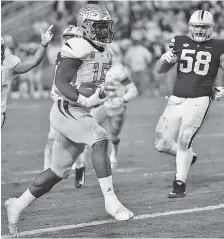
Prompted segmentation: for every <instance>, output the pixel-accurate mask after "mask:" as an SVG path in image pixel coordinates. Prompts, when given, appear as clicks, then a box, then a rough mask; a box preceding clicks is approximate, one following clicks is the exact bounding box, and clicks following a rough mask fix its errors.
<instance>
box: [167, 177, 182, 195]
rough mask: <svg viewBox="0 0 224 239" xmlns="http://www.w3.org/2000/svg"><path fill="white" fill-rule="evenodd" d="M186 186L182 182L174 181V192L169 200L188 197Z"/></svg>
mask: <svg viewBox="0 0 224 239" xmlns="http://www.w3.org/2000/svg"><path fill="white" fill-rule="evenodd" d="M185 190H186V184H185V183H184V182H182V181H180V180H175V181H173V190H172V192H170V193H169V195H168V198H183V197H184V196H185V195H186V192H185Z"/></svg>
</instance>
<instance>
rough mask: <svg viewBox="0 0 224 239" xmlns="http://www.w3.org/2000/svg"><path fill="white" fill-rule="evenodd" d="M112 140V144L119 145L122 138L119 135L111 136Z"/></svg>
mask: <svg viewBox="0 0 224 239" xmlns="http://www.w3.org/2000/svg"><path fill="white" fill-rule="evenodd" d="M110 139H111V142H112V143H113V144H119V143H120V138H119V137H118V136H117V135H113V134H112V135H111V136H110Z"/></svg>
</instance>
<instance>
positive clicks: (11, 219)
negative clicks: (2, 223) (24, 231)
mask: <svg viewBox="0 0 224 239" xmlns="http://www.w3.org/2000/svg"><path fill="white" fill-rule="evenodd" d="M16 200H17V198H9V199H8V200H7V201H5V203H4V206H5V209H6V211H7V216H8V228H9V232H10V234H11V236H12V238H16V237H18V233H17V223H18V221H19V215H20V212H19V209H18V207H17V205H16Z"/></svg>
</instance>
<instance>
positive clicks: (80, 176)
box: [75, 164, 86, 188]
mask: <svg viewBox="0 0 224 239" xmlns="http://www.w3.org/2000/svg"><path fill="white" fill-rule="evenodd" d="M85 171H86V168H85V164H84V167H81V168H76V169H75V187H76V188H80V187H82V185H83V184H84V183H85Z"/></svg>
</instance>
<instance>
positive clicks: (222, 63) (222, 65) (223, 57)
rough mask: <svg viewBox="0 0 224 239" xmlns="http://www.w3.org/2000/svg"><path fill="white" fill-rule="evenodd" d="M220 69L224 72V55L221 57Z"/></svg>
mask: <svg viewBox="0 0 224 239" xmlns="http://www.w3.org/2000/svg"><path fill="white" fill-rule="evenodd" d="M220 68H221V69H222V70H223V71H224V53H223V54H222V55H221V57H220Z"/></svg>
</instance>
